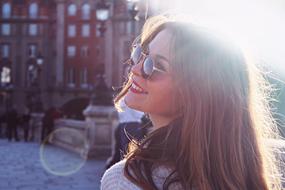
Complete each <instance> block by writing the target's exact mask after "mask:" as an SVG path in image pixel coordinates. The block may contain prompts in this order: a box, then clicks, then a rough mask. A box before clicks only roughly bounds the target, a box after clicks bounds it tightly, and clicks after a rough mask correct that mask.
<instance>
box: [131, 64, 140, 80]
mask: <svg viewBox="0 0 285 190" xmlns="http://www.w3.org/2000/svg"><path fill="white" fill-rule="evenodd" d="M141 69H142V61H140V62H139V63H138V64H135V65H133V66H132V68H131V73H132V74H133V75H135V76H141Z"/></svg>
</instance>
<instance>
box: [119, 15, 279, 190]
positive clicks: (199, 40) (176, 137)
mask: <svg viewBox="0 0 285 190" xmlns="http://www.w3.org/2000/svg"><path fill="white" fill-rule="evenodd" d="M164 29H166V30H169V31H170V32H171V33H172V34H173V35H172V36H173V39H172V44H171V46H172V49H173V52H172V55H171V57H172V60H171V65H172V66H171V68H172V71H173V77H174V80H175V87H176V97H175V102H176V105H177V107H178V108H179V111H180V112H181V114H180V115H181V117H179V118H177V120H175V121H173V122H172V123H171V124H169V125H168V126H165V127H162V128H160V129H157V130H155V131H153V132H152V133H150V134H149V135H148V136H147V137H146V138H145V139H144V141H143V142H142V143H140V144H137V146H136V148H135V149H134V150H132V151H131V152H130V153H129V154H128V155H127V157H126V159H127V161H126V165H125V176H126V177H127V178H128V179H129V180H130V181H132V182H133V183H135V184H137V185H138V186H140V187H141V188H143V189H158V187H157V186H156V184H155V181H154V180H153V177H152V172H153V169H154V167H155V166H165V167H168V166H169V167H170V168H172V173H170V175H169V176H168V177H167V178H166V179H165V182H164V185H163V189H169V188H170V187H171V184H175V183H177V182H178V183H179V184H181V186H182V187H183V188H184V189H191V188H194V187H195V188H197V189H199V190H209V189H218V190H228V189H231V190H240V189H247V190H268V189H281V187H280V180H279V177H278V175H279V173H278V168H277V166H276V160H277V159H276V157H275V156H274V154H273V149H272V148H270V146H269V145H268V144H267V143H265V139H269V138H276V137H278V135H277V132H276V131H277V130H276V125H275V124H274V122H273V120H272V117H271V114H270V109H269V103H268V102H269V101H268V97H269V96H268V89H269V88H267V86H268V85H267V83H266V81H265V80H264V79H263V77H262V75H261V74H260V72H259V71H258V70H257V69H256V67H254V65H251V64H250V62H249V61H247V60H246V58H245V56H244V54H243V53H242V51H241V50H240V49H239V48H237V46H235V45H234V44H231V43H229V42H227V41H225V40H223V39H221V38H220V37H218V36H216V35H214V34H213V33H211V32H209V30H206V29H204V28H203V27H200V26H196V25H193V24H188V23H183V22H177V21H173V20H168V18H166V17H163V16H159V17H155V18H152V19H150V20H148V21H147V22H146V24H145V26H144V28H143V32H142V35H141V43H142V45H147V44H148V43H149V42H150V41H151V40H152V39H153V38H154V37H155V36H156V35H157V34H158V33H159V32H160V31H161V30H164ZM129 86H130V84H129V82H127V83H126V85H125V87H124V89H123V90H122V91H121V92H120V94H119V95H118V96H117V97H116V98H115V103H118V102H119V101H120V100H121V99H122V97H124V95H125V93H126V91H127V89H128V88H129Z"/></svg>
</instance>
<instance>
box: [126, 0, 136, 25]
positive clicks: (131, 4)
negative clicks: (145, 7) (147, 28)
mask: <svg viewBox="0 0 285 190" xmlns="http://www.w3.org/2000/svg"><path fill="white" fill-rule="evenodd" d="M127 7H128V10H129V14H130V16H131V19H132V20H133V21H135V20H139V17H138V16H137V15H138V12H139V8H138V0H128V1H127Z"/></svg>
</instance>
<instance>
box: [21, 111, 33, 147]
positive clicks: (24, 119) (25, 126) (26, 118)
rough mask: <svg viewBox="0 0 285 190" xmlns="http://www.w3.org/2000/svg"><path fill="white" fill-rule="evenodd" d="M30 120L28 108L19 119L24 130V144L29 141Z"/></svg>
mask: <svg viewBox="0 0 285 190" xmlns="http://www.w3.org/2000/svg"><path fill="white" fill-rule="evenodd" d="M30 119H31V113H30V111H29V109H28V108H25V111H24V114H23V115H22V119H21V121H22V127H23V129H24V139H25V142H28V141H29V130H30Z"/></svg>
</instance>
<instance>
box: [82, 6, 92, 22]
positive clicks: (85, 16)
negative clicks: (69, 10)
mask: <svg viewBox="0 0 285 190" xmlns="http://www.w3.org/2000/svg"><path fill="white" fill-rule="evenodd" d="M82 19H90V5H89V4H87V3H86V4H84V5H83V6H82Z"/></svg>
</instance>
